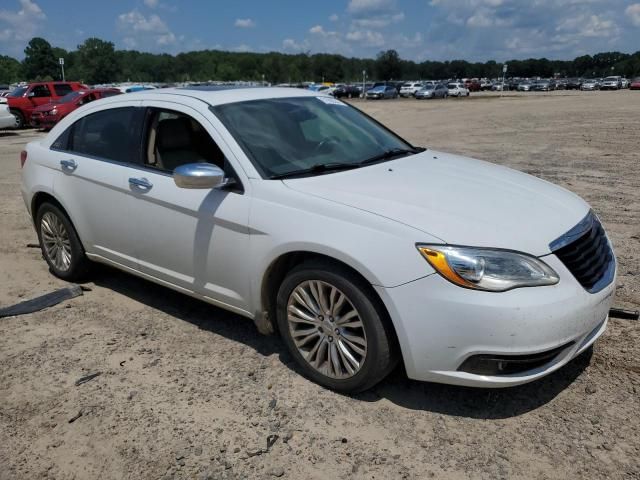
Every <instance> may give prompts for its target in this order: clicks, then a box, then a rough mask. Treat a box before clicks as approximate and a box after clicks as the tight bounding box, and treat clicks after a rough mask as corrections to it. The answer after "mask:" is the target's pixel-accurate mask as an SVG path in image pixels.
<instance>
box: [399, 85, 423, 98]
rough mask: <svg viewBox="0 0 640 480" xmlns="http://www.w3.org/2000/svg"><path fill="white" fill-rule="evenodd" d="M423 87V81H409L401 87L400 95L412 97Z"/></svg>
mask: <svg viewBox="0 0 640 480" xmlns="http://www.w3.org/2000/svg"><path fill="white" fill-rule="evenodd" d="M421 88H422V83H420V82H407V83H405V84H403V85H402V86H401V87H400V96H401V97H412V96H413V95H415V93H416V92H417V91H418V90H420V89H421Z"/></svg>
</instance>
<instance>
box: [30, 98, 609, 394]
mask: <svg viewBox="0 0 640 480" xmlns="http://www.w3.org/2000/svg"><path fill="white" fill-rule="evenodd" d="M21 162H22V165H23V169H22V194H23V197H24V201H25V203H26V206H27V209H28V211H29V213H30V214H31V216H32V218H33V221H34V225H35V229H36V231H37V234H38V238H39V241H40V246H41V248H42V253H43V256H44V259H45V260H46V262H47V263H48V266H49V269H50V270H51V272H52V273H53V274H55V275H57V276H58V277H60V278H62V279H66V280H70V281H71V280H76V279H78V278H81V277H82V276H83V275H86V274H87V272H88V269H89V267H90V264H91V262H101V263H106V264H109V265H112V266H115V267H117V268H120V269H122V270H124V271H127V272H130V273H132V274H134V275H138V276H140V277H143V278H146V279H148V280H151V281H153V282H157V283H159V284H161V285H165V286H168V287H170V288H173V289H175V290H178V291H180V292H183V293H185V294H187V295H191V296H194V297H196V298H199V299H202V300H204V301H207V302H210V303H211V304H213V305H217V306H219V307H222V308H224V309H227V310H230V311H233V312H236V313H238V314H240V315H242V316H245V317H248V318H250V319H252V320H253V321H254V322H255V324H256V326H257V327H258V329H259V330H260V331H261V332H262V333H273V332H278V333H279V335H281V336H282V338H283V340H284V343H285V344H286V346H287V347H288V349H289V350H290V351H291V354H292V355H293V358H294V359H295V360H296V361H297V362H298V363H299V364H300V366H301V370H302V372H303V373H304V374H305V375H307V376H308V377H309V378H311V379H313V380H314V381H316V382H318V383H319V384H321V385H324V386H326V387H329V388H332V389H335V390H338V391H344V392H348V391H359V390H363V389H366V388H368V387H371V386H372V385H374V384H376V383H377V382H379V381H380V380H381V379H383V378H384V377H385V376H386V375H387V374H388V373H389V372H390V371H391V370H392V369H393V368H394V366H395V365H396V364H397V362H399V361H401V362H403V364H404V367H405V369H406V372H407V374H408V376H409V377H411V378H413V379H418V380H427V381H437V382H444V383H452V384H460V385H469V386H479V387H501V386H509V385H517V384H521V383H525V382H529V381H532V380H535V379H538V378H540V377H542V376H544V375H547V374H548V373H550V372H552V371H554V370H557V369H558V368H560V367H562V366H563V365H565V364H566V363H567V362H569V361H570V360H571V359H572V358H574V357H575V356H576V355H578V354H579V353H580V352H582V351H584V350H585V349H587V348H588V347H589V346H590V345H591V344H593V342H595V340H596V339H597V338H598V337H599V336H600V335H601V334H602V333H603V332H604V330H605V327H606V324H607V318H608V311H609V306H610V304H611V302H612V298H613V294H614V291H615V271H616V261H615V257H614V254H613V250H612V248H611V245H610V243H609V240H608V238H607V235H606V234H605V232H604V230H603V228H602V226H601V224H600V222H599V220H598V218H597V217H596V215H595V214H594V213H593V212H592V211H591V209H590V208H589V205H587V204H586V203H585V202H584V201H583V200H582V199H580V198H579V197H577V196H576V195H574V194H572V193H571V192H568V191H566V190H564V189H562V188H560V187H556V186H554V185H552V184H550V183H547V182H545V181H542V180H538V179H537V178H534V177H532V176H529V175H526V174H524V173H520V172H517V171H514V170H510V169H508V168H505V167H501V166H497V165H494V164H491V163H487V162H482V161H478V160H472V159H469V158H464V157H460V156H457V155H450V154H446V153H441V152H436V151H432V150H426V149H424V148H418V147H414V146H412V145H410V144H409V143H408V142H407V141H405V140H403V139H402V138H400V137H399V136H398V135H396V134H395V133H393V132H391V131H390V130H388V129H387V128H385V127H384V126H382V125H381V124H379V123H377V122H376V121H375V120H373V119H371V118H370V117H368V116H366V115H364V114H362V113H361V112H360V111H359V110H357V109H356V108H354V107H352V106H349V105H347V104H345V103H342V102H341V101H339V100H337V99H334V98H331V97H329V96H326V95H321V94H318V93H316V92H309V91H304V90H298V89H286V88H253V89H218V90H215V89H202V88H191V89H166V90H158V91H151V92H144V93H132V94H129V95H122V96H116V97H111V98H108V99H105V100H101V101H100V102H94V103H90V104H88V105H86V106H83V107H81V108H79V109H78V110H76V111H75V112H73V113H72V114H70V115H69V116H67V117H66V118H65V119H64V120H63V121H61V122H60V123H59V124H58V125H56V127H54V128H53V130H51V132H50V133H49V134H48V135H47V136H46V137H45V138H44V139H42V140H38V141H34V142H31V143H29V144H28V145H27V147H26V150H25V151H24V152H23V153H22V157H21ZM212 315H213V313H212Z"/></svg>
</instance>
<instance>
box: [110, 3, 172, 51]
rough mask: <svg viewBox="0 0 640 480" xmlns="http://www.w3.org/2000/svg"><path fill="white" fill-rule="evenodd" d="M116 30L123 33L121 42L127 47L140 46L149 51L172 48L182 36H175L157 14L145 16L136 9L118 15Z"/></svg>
mask: <svg viewBox="0 0 640 480" xmlns="http://www.w3.org/2000/svg"><path fill="white" fill-rule="evenodd" d="M116 26H117V28H118V30H119V31H120V32H121V33H122V34H123V35H124V38H123V43H124V44H125V46H126V47H127V48H142V49H147V50H151V51H156V50H158V47H161V50H172V48H171V47H176V46H177V44H178V43H179V42H182V41H183V40H184V36H179V37H178V36H176V35H175V34H174V33H173V32H172V31H171V30H170V29H169V27H168V26H167V24H166V23H165V22H164V20H162V19H161V18H160V17H159V16H158V15H156V14H155V13H152V14H151V15H149V16H145V15H143V14H142V13H140V12H139V11H138V10H132V11H130V12H127V13H123V14H120V15H118V18H117V20H116Z"/></svg>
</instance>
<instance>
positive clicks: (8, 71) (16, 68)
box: [0, 55, 22, 84]
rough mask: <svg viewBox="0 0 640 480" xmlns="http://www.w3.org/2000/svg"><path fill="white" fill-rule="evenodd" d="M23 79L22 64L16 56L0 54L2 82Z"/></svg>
mask: <svg viewBox="0 0 640 480" xmlns="http://www.w3.org/2000/svg"><path fill="white" fill-rule="evenodd" d="M20 80H22V65H21V64H20V62H19V61H18V60H16V59H15V58H11V57H7V56H6V55H0V83H4V84H9V83H13V82H18V81H20Z"/></svg>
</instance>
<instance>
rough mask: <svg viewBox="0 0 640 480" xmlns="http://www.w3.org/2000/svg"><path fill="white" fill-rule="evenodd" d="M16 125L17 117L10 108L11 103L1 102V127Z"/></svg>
mask: <svg viewBox="0 0 640 480" xmlns="http://www.w3.org/2000/svg"><path fill="white" fill-rule="evenodd" d="M15 126H16V117H14V116H13V114H12V113H11V111H10V110H9V105H7V104H6V103H4V104H0V129H5V128H14V127H15Z"/></svg>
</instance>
